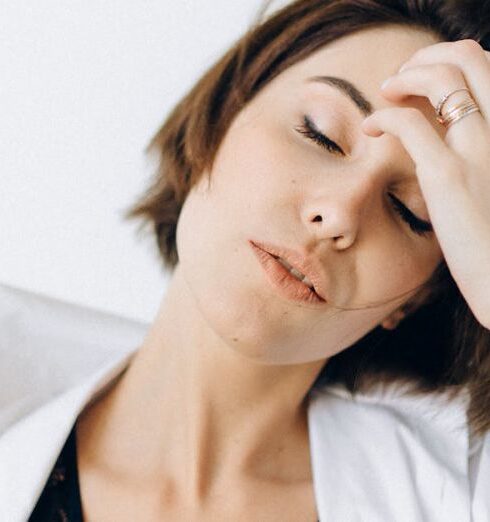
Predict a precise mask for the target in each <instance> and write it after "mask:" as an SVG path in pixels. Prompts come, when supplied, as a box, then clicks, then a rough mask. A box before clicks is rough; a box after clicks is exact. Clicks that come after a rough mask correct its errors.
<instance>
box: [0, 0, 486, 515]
mask: <svg viewBox="0 0 490 522" xmlns="http://www.w3.org/2000/svg"><path fill="white" fill-rule="evenodd" d="M466 7H468V6H466ZM470 7H471V6H470ZM477 9H480V11H479V12H476V10H477ZM489 15H490V4H489V2H487V1H485V2H481V1H480V2H478V3H475V4H474V10H473V11H472V10H463V9H462V7H461V3H456V2H454V3H453V2H445V1H442V0H440V1H437V0H433V1H425V2H422V1H420V2H415V1H408V0H396V1H390V2H387V1H386V0H343V1H326V0H322V1H320V0H299V1H296V2H294V3H292V4H291V5H289V6H287V7H285V8H283V9H282V10H280V11H279V12H277V13H276V14H274V15H273V16H271V17H270V18H269V19H266V20H265V21H263V22H262V23H259V24H256V25H255V26H254V27H252V28H251V30H250V31H249V33H247V35H245V36H244V37H243V38H242V39H240V40H239V42H238V43H237V44H236V45H235V46H234V47H233V48H232V49H230V51H228V52H227V53H226V54H225V56H224V57H223V58H222V59H221V60H220V61H219V62H218V63H217V64H216V65H215V66H214V67H212V68H211V69H210V70H209V71H208V72H207V73H206V75H205V76H203V78H202V79H201V80H200V81H199V82H198V83H197V85H196V86H195V87H194V88H193V89H192V91H191V92H190V93H189V94H188V95H187V96H186V97H185V98H184V99H183V100H182V101H181V102H180V103H179V104H178V105H177V106H176V108H175V110H174V111H173V112H172V114H171V115H170V116H169V118H168V119H167V120H166V122H165V123H164V125H163V126H162V128H161V129H160V131H159V132H158V133H157V135H156V136H155V137H154V139H153V140H152V142H151V144H150V146H149V150H151V151H156V152H157V153H158V154H159V157H160V165H159V169H158V171H157V175H156V179H155V182H154V184H153V186H152V187H151V188H150V189H149V190H148V192H147V193H146V194H145V196H144V197H143V198H142V200H141V201H139V202H138V203H137V204H136V205H135V206H134V207H133V208H132V209H130V211H129V214H128V215H129V216H131V217H142V218H144V219H145V220H146V221H148V222H150V223H151V224H152V225H153V227H154V231H155V233H156V236H157V241H158V245H159V248H160V252H161V254H162V259H163V262H164V264H165V266H166V267H168V268H171V269H172V270H173V275H172V279H171V282H170V285H169V288H168V290H167V292H166V295H165V298H164V299H163V301H162V305H161V307H160V309H159V311H158V314H157V316H156V318H155V321H154V323H153V325H152V327H151V328H150V330H149V332H148V335H147V337H146V339H145V341H144V342H143V344H142V346H140V347H139V348H138V350H137V351H135V353H134V354H133V355H132V357H131V358H130V363H128V361H125V362H124V364H123V365H122V368H119V369H118V372H117V373H116V375H115V376H114V375H112V374H111V375H109V373H106V374H104V375H105V376H106V377H107V379H108V378H109V376H110V379H109V380H107V379H106V380H107V383H105V384H104V387H103V386H102V385H101V384H100V383H99V385H98V388H97V393H98V394H97V396H95V394H94V393H92V392H91V394H90V395H86V396H85V397H84V401H82V402H81V403H80V404H78V406H77V407H76V408H77V409H76V410H73V411H75V413H76V422H75V423H74V424H73V426H72V431H71V433H70V437H69V439H68V440H67V442H66V444H65V445H64V447H63V452H61V453H60V454H59V455H57V456H59V459H58V464H59V463H60V459H61V462H62V463H63V464H64V465H65V472H66V473H68V471H66V470H67V469H68V470H71V473H72V474H71V475H70V474H68V477H69V480H67V476H65V475H63V473H62V474H61V476H58V478H56V476H53V475H52V476H51V483H46V484H44V483H43V484H38V485H37V486H38V489H37V490H36V491H37V492H39V493H40V495H39V498H37V497H36V500H37V501H35V502H33V503H32V506H31V507H32V508H33V511H32V513H30V515H31V516H30V520H48V519H49V518H48V517H50V516H54V515H52V514H54V513H58V516H60V517H62V516H63V517H65V519H69V520H72V519H73V520H76V519H77V517H78V519H81V513H82V511H83V520H90V521H92V520H93V521H102V520H118V521H122V520H142V521H143V520H145V521H146V520H172V521H173V520H186V521H187V520H247V521H248V520H267V521H269V520H270V521H273V520H281V521H284V520H291V521H299V520H305V521H308V520H311V521H314V520H317V519H318V518H319V519H320V520H335V521H337V520H349V521H350V520H362V521H365V520H367V521H374V520H390V521H391V520H407V521H408V520H431V521H432V520H441V521H442V520H444V521H447V520H458V521H461V520H470V516H473V517H474V520H480V521H483V520H488V519H487V518H484V517H486V516H487V515H488V513H485V512H484V508H485V506H484V498H483V494H481V495H480V497H479V498H477V497H476V496H475V495H476V493H478V492H479V486H478V483H476V484H472V486H471V488H473V491H470V490H469V485H468V484H469V478H468V476H467V475H464V476H463V475H461V474H460V472H461V473H463V471H462V470H464V466H463V465H462V464H461V463H465V462H466V459H467V458H468V454H467V453H465V452H466V451H467V450H468V447H467V445H466V446H465V444H466V442H467V441H466V442H465V443H463V442H461V437H460V438H459V439H458V441H460V442H461V444H460V445H459V446H454V448H457V450H456V451H455V453H457V454H456V455H455V454H452V453H453V452H451V448H453V446H451V445H450V444H452V443H453V442H454V441H455V440H456V437H459V435H453V434H451V436H452V437H453V438H452V439H449V438H448V439H445V438H444V437H445V434H444V429H441V431H439V432H438V433H439V434H440V436H441V439H440V440H436V441H435V442H434V446H433V447H432V448H426V447H425V448H424V447H422V446H423V444H422V442H421V441H423V440H425V439H424V438H423V433H424V429H426V427H425V425H424V424H423V422H424V421H423V419H422V416H421V417H420V418H418V419H417V423H419V424H417V426H418V425H420V433H415V434H414V433H412V434H405V435H400V433H402V434H403V433H404V432H403V430H401V431H400V432H397V433H398V434H397V435H396V436H395V438H396V437H402V438H403V437H404V436H406V437H408V438H410V437H413V438H411V439H410V441H412V442H411V443H410V444H408V445H407V446H406V451H407V453H406V454H404V455H399V454H397V453H396V452H392V453H390V452H388V454H387V455H386V456H385V457H386V459H388V458H389V459H390V461H391V460H393V462H395V461H396V462H402V464H400V465H398V464H397V466H398V467H396V468H395V470H394V472H396V474H397V475H396V476H393V475H391V476H392V479H393V480H392V481H391V482H393V483H390V481H389V480H387V481H384V482H383V481H381V480H377V479H376V477H378V476H381V475H377V474H378V468H380V467H383V468H385V467H386V466H387V461H386V460H385V462H383V463H380V462H376V461H375V460H374V461H371V462H370V463H369V466H370V468H369V469H367V470H366V468H365V466H363V461H362V459H363V455H364V453H363V451H359V449H360V448H362V444H363V440H369V441H370V442H369V445H367V446H366V451H367V452H368V451H370V448H369V447H368V446H372V445H373V443H374V444H376V442H378V443H379V444H381V445H383V444H385V443H386V444H387V445H388V444H389V443H391V442H388V441H391V440H392V439H389V435H387V436H386V437H387V438H386V440H385V439H381V438H376V437H372V436H371V435H370V433H369V430H368V431H366V432H364V433H362V434H359V433H357V430H362V429H363V426H364V427H365V426H366V424H363V423H362V419H365V418H366V417H365V415H367V416H368V417H369V415H370V414H371V415H372V419H375V422H374V423H373V425H372V430H373V431H372V433H378V432H377V429H378V427H377V426H376V423H377V420H376V419H385V417H383V416H380V415H385V414H384V413H383V414H380V413H379V412H377V411H376V410H375V409H373V410H370V407H369V402H367V403H365V404H364V405H363V406H362V412H361V413H359V417H358V418H356V417H352V418H351V421H347V420H345V421H344V420H343V417H344V416H345V418H348V417H349V415H351V413H349V412H350V411H351V410H349V408H350V406H348V404H349V403H348V401H347V400H345V401H344V403H342V404H345V406H342V407H341V408H340V410H339V411H338V412H336V415H337V416H335V415H334V416H331V417H328V416H329V415H332V411H334V410H335V408H337V406H336V404H337V403H335V404H334V403H332V404H333V406H332V408H324V409H323V410H322V412H323V413H324V414H325V415H326V417H325V418H328V419H331V420H332V422H331V423H330V424H329V426H328V429H326V430H325V432H324V434H325V437H328V434H329V430H331V432H332V433H334V434H335V436H332V437H331V443H332V444H335V443H336V442H341V441H339V438H341V437H345V438H346V440H355V439H350V437H353V436H357V437H359V446H357V443H356V444H355V445H353V446H352V447H350V451H351V453H352V452H356V455H357V456H356V458H358V459H359V460H357V462H358V464H359V467H358V468H357V469H356V468H355V467H354V468H352V467H350V468H348V469H350V472H349V473H350V476H347V474H346V469H345V468H343V467H342V464H343V463H344V462H345V463H346V465H347V461H343V460H342V459H343V458H345V459H347V458H348V455H347V453H346V454H345V455H343V456H342V458H339V459H338V460H339V462H338V463H339V468H338V469H337V470H336V473H334V474H331V475H329V474H328V470H327V469H325V468H328V462H327V463H326V464H325V463H324V462H323V461H322V462H320V460H318V461H317V460H316V457H315V455H316V454H317V453H315V448H313V451H312V450H311V447H310V442H311V441H312V440H313V439H311V431H310V430H311V429H312V428H313V427H315V426H318V425H320V423H321V422H322V421H321V420H319V419H318V418H317V417H316V416H315V417H311V416H310V418H308V414H309V411H310V412H311V400H312V397H313V396H314V393H316V392H317V390H318V391H319V390H321V389H322V386H330V387H332V389H335V386H333V385H334V384H337V385H340V386H338V387H337V389H338V390H339V396H342V389H344V390H346V391H351V392H355V393H357V394H359V395H362V393H364V394H366V397H372V398H373V397H374V399H376V397H384V394H386V396H389V393H388V391H387V390H388V389H389V388H388V387H383V386H382V387H379V386H376V384H384V385H388V384H390V385H394V388H393V389H394V390H396V389H402V388H403V387H400V385H401V384H403V385H408V388H405V392H407V393H405V394H401V395H400V397H399V400H401V401H403V400H404V397H410V396H411V397H414V396H415V395H416V394H418V395H419V397H420V400H421V401H423V400H424V399H423V398H424V394H425V393H428V392H435V393H434V394H432V395H431V397H437V396H440V397H443V398H444V401H442V402H436V403H435V404H436V405H437V408H436V409H437V410H440V409H444V408H447V409H448V411H449V410H450V408H451V407H452V406H451V404H452V402H453V401H455V404H458V402H457V401H458V400H459V399H460V398H461V397H463V398H464V397H465V395H464V393H465V391H468V397H469V404H468V420H469V426H470V428H471V432H472V433H473V434H474V435H476V436H478V437H481V436H484V435H485V433H486V432H487V430H488V428H489V426H490V413H489V410H488V404H489V398H490V390H489V388H490V387H489V386H488V383H489V376H490V356H489V346H490V336H489V333H488V329H489V328H490V276H489V273H488V266H489V265H490V211H489V209H490V178H489V176H488V163H489V161H490V129H489V126H488V118H489V117H490V95H489V92H490V91H489V89H488V86H489V85H490V59H489V58H488V57H489V53H488V52H487V51H486V50H485V49H486V48H488V46H489V44H490V23H489V22H488V20H489V19H490V16H489ZM402 66H403V67H402ZM414 340H416V342H415V343H414ZM121 370H122V371H121ZM115 377H119V378H117V379H116V378H115ZM318 393H320V391H319V392H318ZM390 393H391V392H390ZM370 394H371V395H370ZM89 399H91V401H90V402H89ZM95 399H97V400H95ZM431 400H432V399H431ZM463 402H464V401H463ZM329 404H330V403H329ZM419 404H424V403H423V402H420V403H419ZM344 407H345V415H344V414H343V413H342V412H343V411H344V410H343V409H342V408H344ZM455 408H456V406H455ZM395 410H396V408H395ZM395 410H394V411H395ZM356 411H357V410H356ZM370 411H371V413H370ZM416 411H417V409H416V408H415V410H412V413H411V415H412V414H414V415H415V414H416ZM454 411H456V410H454ZM310 415H311V413H310ZM356 415H357V414H356ZM312 419H314V421H312ZM352 419H354V420H352ZM357 419H358V420H359V422H357ZM446 420H447V419H446ZM337 421H338V425H337ZM383 422H384V420H383ZM390 422H391V423H397V422H398V423H399V424H400V425H404V426H405V424H403V423H404V422H405V421H404V420H401V419H396V415H395V419H394V420H393V419H392V420H390ZM434 422H436V421H434ZM444 422H446V421H444ZM317 423H318V424H317ZM387 425H388V424H387ZM443 425H444V423H442V424H441V425H440V426H443ZM448 425H449V424H445V425H444V426H446V428H447V426H448ZM389 426H390V429H391V427H392V426H394V424H389ZM315 429H317V428H316V427H315ZM416 430H417V428H415V431H416ZM354 432H355V433H354ZM75 433H76V439H75ZM360 435H362V436H360ZM7 436H8V434H7ZM65 438H66V437H65ZM75 440H76V449H75ZM314 440H316V441H317V443H318V444H321V443H322V442H321V441H320V440H319V439H314ZM407 440H408V439H407ZM449 440H450V441H451V442H450V443H449V442H448V445H445V443H446V442H447V441H449ZM64 442H65V439H63V443H64ZM414 444H415V445H417V444H418V446H417V447H415V446H414ZM458 444H459V442H458ZM61 446H63V444H62V445H60V446H59V447H58V450H59V451H58V453H59V452H60V451H61V449H62V448H61ZM334 448H335V452H337V451H340V452H341V451H343V450H342V448H341V447H340V446H339V447H335V446H334ZM382 450H383V448H379V450H378V451H381V452H382ZM431 451H432V452H433V455H432V456H429V457H428V456H427V455H426V453H427V452H428V453H430V452H431ZM335 452H333V453H335ZM400 453H401V452H400ZM318 454H319V453H318ZM380 454H381V453H380ZM75 457H76V458H75ZM331 458H332V459H335V455H331ZM418 458H420V459H421V460H420V462H422V461H423V462H424V463H427V462H429V461H430V462H431V466H436V467H437V466H439V468H438V469H439V472H436V475H437V473H439V474H438V475H437V477H438V478H437V480H441V487H440V488H439V486H437V487H436V484H435V483H433V484H432V485H434V488H435V489H433V490H431V489H430V486H431V482H430V480H429V482H427V477H425V476H424V473H426V472H427V469H428V468H425V467H424V466H422V465H420V466H419V465H418V464H417V463H416V464H414V460H413V459H418ZM400 459H401V460H400ZM424 459H425V460H424ZM445 459H447V462H451V465H446V463H445ZM55 460H56V458H54V459H52V460H51V463H54V461H55ZM330 462H332V461H330ZM333 462H335V460H333ZM355 462H356V461H354V465H355ZM417 462H418V461H417ZM456 462H457V463H458V466H459V465H460V464H461V467H460V468H458V469H455V468H453V467H451V466H452V464H453V463H456ZM434 463H435V464H434ZM76 464H78V476H77V475H76V474H75V477H74V476H73V470H74V469H75V473H76V471H77V470H76V468H74V466H75V465H76ZM324 464H325V466H324ZM350 464H351V462H349V465H350ZM455 465H456V464H455ZM402 466H404V467H402ZM431 469H433V468H431ZM434 469H435V468H434ZM58 470H59V468H58ZM55 471H56V468H55ZM466 472H467V471H465V473H466ZM485 472H486V473H487V474H488V473H490V468H487V469H485V468H484V467H481V468H480V470H479V475H478V479H479V481H484V480H488V479H485V477H486V475H485ZM380 473H381V472H380ZM361 476H362V477H363V480H364V482H362V481H361V482H359V480H360V478H359V477H361ZM369 476H371V477H372V479H373V481H374V482H375V486H373V489H372V490H370V493H371V494H372V495H373V496H374V497H375V498H376V499H378V497H377V495H379V499H382V500H376V501H375V502H374V501H373V502H371V503H370V500H369V498H367V497H365V496H364V493H363V491H364V487H368V488H369ZM383 476H384V477H386V476H389V474H388V475H383ZM434 476H435V475H434ZM430 477H433V476H432V475H430ZM356 481H357V482H356ZM424 481H425V482H424ZM351 482H352V484H354V485H349V484H350V483H351ZM53 483H54V484H55V485H56V484H57V483H62V486H63V487H65V485H66V484H70V487H68V488H65V489H61V490H62V491H63V494H59V492H58V493H56V491H60V490H59V489H58V490H57V488H56V487H53ZM408 483H410V484H411V486H410V488H408V489H406V488H407V484H408ZM437 484H439V483H437ZM425 486H429V489H427V488H426V487H425ZM78 488H79V490H78ZM444 488H446V489H444ZM331 490H333V491H336V492H337V491H338V496H336V497H335V498H334V496H333V495H332V497H329V491H331ZM401 490H403V491H411V492H412V493H411V495H412V496H411V497H409V496H408V497H407V496H404V497H403V498H402V499H401V500H400V498H395V497H394V496H393V495H395V496H396V494H397V493H396V492H397V491H401ZM342 495H343V496H342ZM327 497H328V498H329V501H328V502H326V501H325V499H326V498H327ZM374 497H373V498H374ZM80 499H81V500H80ZM73 501H74V502H75V504H73ZM356 502H357V504H356ZM78 503H80V505H78ZM486 507H488V505H487V506H486ZM477 508H478V509H477ZM470 513H471V514H470ZM478 517H480V518H478ZM60 519H62V518H60Z"/></svg>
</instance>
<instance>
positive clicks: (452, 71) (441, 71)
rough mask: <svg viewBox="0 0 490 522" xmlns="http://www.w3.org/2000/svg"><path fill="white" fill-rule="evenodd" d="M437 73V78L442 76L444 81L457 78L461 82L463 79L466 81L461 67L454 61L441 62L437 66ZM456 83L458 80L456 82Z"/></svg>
mask: <svg viewBox="0 0 490 522" xmlns="http://www.w3.org/2000/svg"><path fill="white" fill-rule="evenodd" d="M435 73H436V75H437V78H441V79H442V80H443V81H446V82H449V81H451V82H452V81H454V80H456V81H457V82H458V85H459V83H461V80H463V81H464V77H463V73H462V71H461V69H460V68H459V67H458V66H457V65H454V64H452V63H441V64H437V65H436V66H435ZM455 84H456V82H455Z"/></svg>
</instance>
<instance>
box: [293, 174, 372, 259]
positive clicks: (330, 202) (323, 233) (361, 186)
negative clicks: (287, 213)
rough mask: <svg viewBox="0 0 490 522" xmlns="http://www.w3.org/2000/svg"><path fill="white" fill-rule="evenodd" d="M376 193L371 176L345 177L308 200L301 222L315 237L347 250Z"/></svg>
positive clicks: (356, 234)
mask: <svg viewBox="0 0 490 522" xmlns="http://www.w3.org/2000/svg"><path fill="white" fill-rule="evenodd" d="M346 176H348V174H347V175H346ZM375 196H376V189H375V182H374V180H373V179H372V178H369V177H368V176H351V179H349V180H348V181H346V180H345V178H344V180H343V182H342V183H336V184H335V186H333V185H332V186H330V187H327V188H325V187H324V188H323V189H322V191H321V192H317V193H316V194H315V195H313V196H312V197H310V198H309V199H308V201H307V202H306V203H305V205H304V207H303V216H302V219H303V223H304V224H305V227H306V228H307V229H308V232H309V234H310V235H311V236H314V237H315V238H316V239H317V240H323V241H329V242H331V243H332V245H333V247H335V248H336V249H338V250H344V249H347V248H349V247H350V246H351V245H352V244H353V243H354V242H355V241H356V238H357V237H358V235H359V230H360V228H361V225H362V223H363V222H365V221H366V217H367V212H368V208H371V206H372V202H373V201H374V198H375Z"/></svg>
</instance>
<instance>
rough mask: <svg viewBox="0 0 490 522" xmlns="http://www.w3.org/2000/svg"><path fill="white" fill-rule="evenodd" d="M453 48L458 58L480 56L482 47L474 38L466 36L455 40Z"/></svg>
mask: <svg viewBox="0 0 490 522" xmlns="http://www.w3.org/2000/svg"><path fill="white" fill-rule="evenodd" d="M455 50H456V52H457V54H458V56H459V57H460V58H464V59H473V58H476V57H480V56H481V54H482V50H483V49H482V47H481V45H480V44H479V43H478V42H477V41H476V40H471V39H470V38H466V39H464V40H459V41H457V42H455Z"/></svg>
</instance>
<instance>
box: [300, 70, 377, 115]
mask: <svg viewBox="0 0 490 522" xmlns="http://www.w3.org/2000/svg"><path fill="white" fill-rule="evenodd" d="M307 82H319V83H325V84H327V85H331V86H332V87H335V88H336V89H337V90H338V91H340V92H341V93H342V94H344V95H346V96H348V97H349V99H350V100H352V101H353V102H354V103H355V105H356V107H357V108H358V109H359V110H360V111H361V113H362V114H363V115H364V116H369V115H370V114H372V113H373V112H374V111H373V106H372V104H371V103H370V102H369V100H367V99H366V97H365V96H364V94H362V92H361V91H360V90H359V89H358V88H357V87H356V86H355V85H354V84H352V83H351V82H349V81H348V80H346V79H344V78H338V77H337V76H313V77H312V78H308V80H307Z"/></svg>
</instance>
